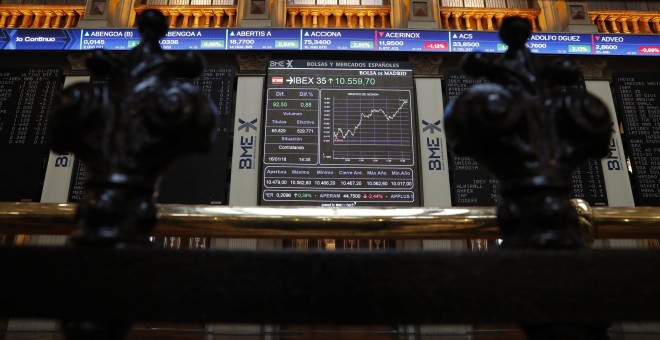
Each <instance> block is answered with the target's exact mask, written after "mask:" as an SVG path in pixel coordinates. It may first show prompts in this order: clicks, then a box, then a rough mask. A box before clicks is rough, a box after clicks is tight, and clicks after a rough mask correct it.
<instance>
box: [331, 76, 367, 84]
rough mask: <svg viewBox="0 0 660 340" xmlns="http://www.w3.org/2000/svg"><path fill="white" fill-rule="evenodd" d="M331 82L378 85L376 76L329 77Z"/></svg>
mask: <svg viewBox="0 0 660 340" xmlns="http://www.w3.org/2000/svg"><path fill="white" fill-rule="evenodd" d="M329 82H330V84H332V83H334V84H335V85H360V86H374V85H376V78H367V77H334V78H330V79H329Z"/></svg>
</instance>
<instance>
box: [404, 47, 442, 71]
mask: <svg viewBox="0 0 660 340" xmlns="http://www.w3.org/2000/svg"><path fill="white" fill-rule="evenodd" d="M408 61H410V62H411V63H412V65H413V71H414V72H415V74H417V75H434V76H435V75H439V74H440V66H442V55H440V54H438V53H411V54H409V55H408Z"/></svg>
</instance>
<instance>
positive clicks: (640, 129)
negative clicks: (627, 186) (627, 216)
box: [612, 73, 660, 206]
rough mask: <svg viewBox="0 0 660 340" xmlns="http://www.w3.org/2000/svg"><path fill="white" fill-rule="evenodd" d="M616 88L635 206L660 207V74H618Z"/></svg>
mask: <svg viewBox="0 0 660 340" xmlns="http://www.w3.org/2000/svg"><path fill="white" fill-rule="evenodd" d="M612 87H613V90H614V91H613V92H614V96H615V99H616V103H617V111H618V112H617V113H618V115H619V116H620V121H621V122H623V128H624V134H623V136H622V137H623V139H624V143H625V147H626V154H627V155H628V156H629V161H630V169H631V170H630V179H631V182H632V186H633V189H634V190H633V194H634V197H635V205H650V206H658V205H660V130H659V129H658V127H659V126H660V73H616V74H613V75H612Z"/></svg>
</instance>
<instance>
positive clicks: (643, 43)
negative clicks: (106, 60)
mask: <svg viewBox="0 0 660 340" xmlns="http://www.w3.org/2000/svg"><path fill="white" fill-rule="evenodd" d="M139 42H140V36H139V32H138V31H137V30H136V29H0V49H3V50H70V51H77V50H88V49H96V48H101V49H107V50H128V49H131V48H133V47H135V46H136V45H137V44H138V43H139ZM161 46H162V47H163V49H170V50H191V49H192V50H280V51H287V50H289V51H307V50H310V51H314V50H325V51H381V52H390V51H391V52H434V53H446V52H454V53H462V52H485V53H503V52H505V51H506V50H507V49H508V46H507V45H506V44H504V43H503V42H502V41H501V40H500V38H499V33H498V32H494V31H441V30H391V29H316V28H200V29H194V28H189V29H188V28H185V29H184V28H179V29H171V30H170V31H169V32H167V35H166V36H165V37H164V38H163V39H161ZM527 47H528V48H529V49H530V51H531V52H532V53H539V54H578V55H619V56H633V55H634V56H658V55H660V36H659V35H654V34H643V35H636V34H600V33H596V34H582V33H551V32H548V33H544V32H535V33H533V34H532V35H531V37H530V39H529V41H528V42H527Z"/></svg>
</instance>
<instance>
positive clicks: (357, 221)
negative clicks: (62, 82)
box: [0, 203, 660, 239]
mask: <svg viewBox="0 0 660 340" xmlns="http://www.w3.org/2000/svg"><path fill="white" fill-rule="evenodd" d="M580 208H581V209H582V210H583V211H582V213H581V214H582V215H592V216H593V221H594V224H595V232H596V237H597V238H660V208H652V207H631V208H600V207H599V208H588V206H586V205H580ZM75 210H76V205H75V204H53V203H0V234H50V235H64V234H69V233H71V232H72V231H73V229H74V227H75ZM155 236H204V237H247V238H316V237H332V238H352V239H354V238H380V239H385V238H387V239H406V238H407V239H410V238H413V239H439V238H442V239H466V238H497V237H498V236H499V231H498V230H497V225H496V216H495V209H494V208H493V207H469V208H460V207H455V208H448V209H442V208H378V209H377V208H313V207H294V208H292V207H228V206H208V205H160V216H159V221H158V224H157V226H156V232H155Z"/></svg>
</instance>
